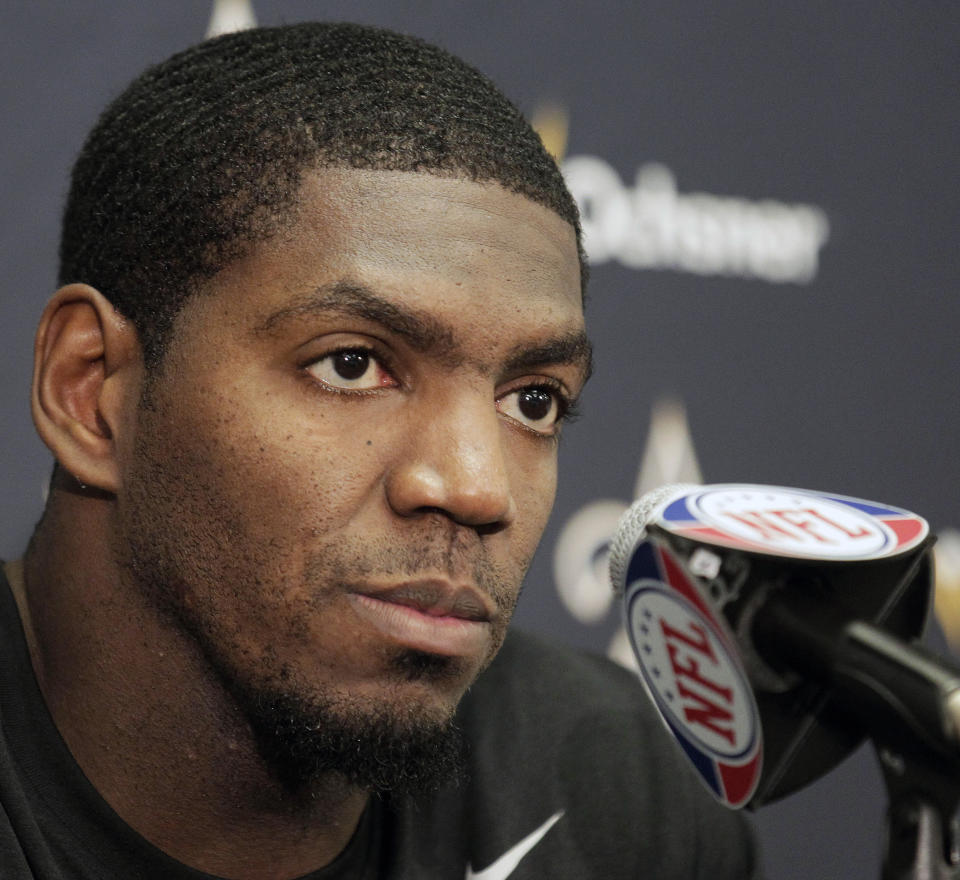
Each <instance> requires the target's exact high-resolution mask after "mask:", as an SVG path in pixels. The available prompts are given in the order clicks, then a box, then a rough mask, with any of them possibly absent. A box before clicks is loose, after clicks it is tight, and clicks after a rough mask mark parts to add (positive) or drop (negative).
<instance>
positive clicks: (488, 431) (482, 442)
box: [386, 394, 516, 531]
mask: <svg viewBox="0 0 960 880" xmlns="http://www.w3.org/2000/svg"><path fill="white" fill-rule="evenodd" d="M500 418H501V417H500V416H499V414H498V413H497V410H496V408H495V406H494V403H493V400H492V399H491V398H490V397H489V396H487V395H479V394H478V395H476V398H475V399H464V398H463V397H461V398H460V399H459V400H458V401H457V402H456V403H451V402H450V401H448V400H445V401H437V400H433V401H427V402H424V405H423V406H422V408H421V410H420V412H419V413H418V414H417V415H416V416H414V417H413V418H411V424H410V428H409V429H408V430H407V432H406V437H405V439H404V442H403V443H402V448H401V449H400V450H399V451H398V455H397V459H396V461H395V462H394V464H393V466H392V468H391V469H390V470H389V472H388V474H387V479H386V491H387V500H388V502H389V504H390V506H391V508H392V509H393V510H394V511H395V512H396V513H398V514H399V515H401V516H416V515H419V514H422V513H430V512H440V513H443V514H444V515H445V516H447V517H449V518H450V519H452V520H454V521H455V522H457V523H459V524H461V525H465V526H470V527H473V528H476V529H481V528H482V529H483V530H485V531H488V530H494V531H497V530H500V529H503V528H505V527H506V526H508V525H510V523H512V522H513V520H514V519H515V517H516V504H515V501H514V498H513V492H512V489H511V482H510V475H509V470H508V466H507V465H508V459H507V455H506V450H505V448H504V430H503V426H502V424H501V421H500Z"/></svg>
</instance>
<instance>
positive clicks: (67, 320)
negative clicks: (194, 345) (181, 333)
mask: <svg viewBox="0 0 960 880" xmlns="http://www.w3.org/2000/svg"><path fill="white" fill-rule="evenodd" d="M139 367H140V356H139V345H138V343H137V338H136V331H135V330H134V328H133V326H132V325H131V324H130V323H129V322H128V321H126V320H125V319H124V318H123V317H122V316H121V315H119V314H118V313H117V311H116V310H115V309H114V308H113V306H112V305H111V304H110V303H109V302H108V301H107V299H106V298H105V297H104V296H103V294H101V293H100V292H99V291H97V290H95V289H94V288H92V287H90V286H88V285H86V284H70V285H67V286H66V287H62V288H60V290H58V291H57V292H56V293H55V294H54V296H53V298H52V299H51V300H50V302H49V304H48V305H47V308H46V309H45V310H44V313H43V316H42V317H41V319H40V325H39V327H38V328H37V338H36V342H35V346H34V372H33V394H32V401H31V406H32V410H33V420H34V423H35V424H36V426H37V431H38V433H39V434H40V436H41V438H42V439H43V441H44V443H46V444H47V446H48V447H49V448H50V451H51V452H53V454H54V456H55V457H56V459H57V461H58V462H59V463H60V465H61V467H63V468H65V469H66V470H67V471H69V472H70V473H71V474H73V476H74V477H76V478H77V480H79V481H80V482H82V483H85V484H86V485H88V486H93V487H96V488H99V489H102V490H105V491H107V492H116V491H117V489H118V487H119V480H118V477H119V469H118V467H117V464H118V462H117V450H118V435H119V434H120V433H122V432H123V430H124V425H125V421H124V420H125V414H126V413H127V411H128V410H129V407H130V402H131V400H135V399H136V397H135V393H136V388H135V387H134V386H138V384H139V377H140V369H139Z"/></svg>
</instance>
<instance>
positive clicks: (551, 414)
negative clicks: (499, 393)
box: [497, 385, 568, 434]
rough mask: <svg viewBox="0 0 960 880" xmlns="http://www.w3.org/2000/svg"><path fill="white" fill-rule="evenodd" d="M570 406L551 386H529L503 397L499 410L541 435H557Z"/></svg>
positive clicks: (498, 405)
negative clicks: (559, 425) (560, 423)
mask: <svg viewBox="0 0 960 880" xmlns="http://www.w3.org/2000/svg"><path fill="white" fill-rule="evenodd" d="M567 407H568V404H567V402H566V399H565V398H564V396H563V394H562V393H561V392H560V391H559V390H558V389H556V388H553V387H552V386H550V385H528V386H527V387H525V388H518V389H517V390H515V391H510V392H508V393H507V394H505V395H503V397H501V398H500V399H499V400H498V401H497V409H499V410H500V412H502V413H503V414H504V415H506V416H509V417H510V418H512V419H514V420H516V421H518V422H520V424H521V425H524V426H525V427H527V428H530V429H531V430H533V431H536V432H537V433H539V434H555V433H556V432H557V428H558V423H559V422H560V420H561V419H562V418H563V416H564V414H565V412H566V410H567Z"/></svg>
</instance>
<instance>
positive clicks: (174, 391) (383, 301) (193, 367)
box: [117, 169, 588, 729]
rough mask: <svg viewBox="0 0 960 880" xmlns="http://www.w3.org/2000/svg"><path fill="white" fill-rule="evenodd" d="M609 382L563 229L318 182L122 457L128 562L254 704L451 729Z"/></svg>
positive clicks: (364, 185)
mask: <svg viewBox="0 0 960 880" xmlns="http://www.w3.org/2000/svg"><path fill="white" fill-rule="evenodd" d="M587 360H588V349H587V346H586V343H585V339H584V337H583V317H582V307H581V299H580V273H579V265H578V260H577V251H576V245H575V241H574V235H573V231H572V229H571V228H570V226H569V225H568V224H567V223H565V222H564V221H563V220H562V219H561V218H559V217H558V216H557V215H555V214H554V213H553V212H551V211H549V210H548V209H546V208H544V207H541V206H539V205H537V204H535V203H533V202H532V201H530V200H528V199H526V198H524V197H522V196H519V195H515V194H512V193H509V192H507V191H506V190H504V189H502V188H501V187H499V186H497V185H494V184H483V185H481V184H476V183H472V182H467V181H462V180H454V179H445V178H440V177H436V176H432V175H427V174H410V173H393V172H372V171H357V170H335V169H332V170H326V171H323V172H318V173H312V174H310V175H308V176H307V177H306V179H305V183H304V187H303V190H302V193H301V201H300V206H299V208H298V211H297V214H296V217H295V218H294V221H293V222H292V223H291V224H289V225H288V226H287V228H286V229H285V230H283V231H282V232H280V233H279V234H278V235H277V236H276V237H275V238H273V239H272V240H270V241H268V242H266V243H262V244H260V245H257V246H256V247H255V248H254V250H253V252H252V253H251V254H250V255H249V256H247V257H245V258H244V259H242V260H239V261H237V262H236V263H234V264H233V265H231V266H229V267H228V268H227V269H226V270H224V271H223V272H221V273H220V274H219V275H218V276H216V277H215V278H214V279H213V280H212V281H211V282H210V284H209V289H208V291H206V292H204V293H202V294H200V295H198V296H196V297H194V298H193V299H192V300H190V301H189V303H188V305H187V306H186V308H185V309H184V311H183V312H182V313H181V315H180V316H179V317H178V319H177V322H176V324H175V328H174V333H173V338H172V342H171V347H170V349H169V352H168V354H167V356H166V360H165V362H164V367H163V369H162V371H161V373H160V374H159V376H158V377H157V378H156V381H155V382H154V383H153V385H152V386H151V387H150V389H149V392H148V394H147V396H146V398H145V401H144V404H143V405H142V406H141V409H140V412H139V420H138V423H137V426H136V436H135V438H134V439H133V440H132V441H131V442H130V443H128V444H127V445H126V446H125V447H124V450H125V451H124V452H123V453H122V454H123V462H122V466H123V468H124V483H123V486H122V488H121V491H120V493H119V496H118V501H119V503H118V507H117V517H118V520H117V533H118V536H119V539H120V540H119V542H118V546H120V547H124V548H129V549H124V550H122V551H120V552H121V554H122V555H123V559H122V562H123V564H124V565H125V566H126V568H127V569H128V570H130V571H131V573H132V576H133V578H134V579H135V580H136V581H138V582H139V586H140V587H141V588H144V589H146V590H147V592H148V594H149V595H150V596H152V598H153V599H154V600H155V601H156V602H158V603H160V604H161V605H162V606H164V607H165V608H166V609H167V610H170V611H172V612H173V617H174V619H175V620H176V621H177V623H178V625H180V626H183V627H184V628H185V630H186V631H188V632H189V633H190V635H191V637H192V638H195V639H197V640H198V643H199V645H200V647H201V650H202V652H203V653H204V655H205V656H206V658H207V659H208V660H209V661H211V662H212V663H213V664H214V666H215V667H216V668H217V670H218V672H219V673H220V675H221V676H225V677H226V679H227V680H228V681H229V683H230V686H231V688H234V689H236V690H237V691H238V692H245V693H264V692H265V693H270V694H274V695H277V694H280V695H283V698H284V700H286V701H288V702H289V701H293V702H294V703H296V704H297V705H300V706H302V707H306V710H309V709H310V707H313V706H324V707H326V708H327V709H332V711H333V713H334V714H337V713H340V714H342V715H344V716H349V717H351V718H361V719H362V718H363V717H366V716H369V717H377V718H381V719H382V718H384V717H386V718H387V719H392V723H395V724H396V725H397V726H398V727H400V728H404V729H406V728H411V729H413V728H416V727H417V726H418V725H419V724H426V725H432V724H434V725H435V724H442V723H444V722H445V721H446V720H447V719H449V717H450V716H451V715H452V713H453V711H454V709H455V707H456V704H457V702H458V700H459V699H460V697H461V696H462V695H463V693H464V691H465V689H466V688H467V687H468V686H469V684H470V683H471V682H472V681H473V679H474V678H475V677H476V675H477V674H478V673H479V672H480V670H481V669H482V668H483V667H484V666H485V665H486V664H487V663H488V662H489V661H490V660H491V659H492V657H493V656H494V654H495V653H496V651H497V649H498V647H499V646H500V644H501V642H502V640H503V637H504V634H505V630H506V626H507V623H508V621H509V618H510V615H511V613H512V610H513V607H514V604H515V602H516V599H517V596H518V593H519V590H520V585H521V581H522V579H523V576H524V573H525V571H526V569H527V566H528V564H529V562H530V559H531V556H532V554H533V552H534V549H535V547H536V545H537V542H538V540H539V538H540V535H541V532H542V530H543V528H544V525H545V523H546V520H547V516H548V514H549V511H550V508H551V505H552V502H553V497H554V489H555V482H556V459H557V432H558V429H559V421H558V420H559V419H560V418H561V417H562V414H563V411H564V409H565V407H566V405H567V402H568V401H571V400H572V399H573V398H575V397H576V396H577V394H578V393H579V391H580V388H581V386H582V383H583V381H584V378H585V372H586V368H587ZM305 717H310V715H309V711H307V714H306V715H305Z"/></svg>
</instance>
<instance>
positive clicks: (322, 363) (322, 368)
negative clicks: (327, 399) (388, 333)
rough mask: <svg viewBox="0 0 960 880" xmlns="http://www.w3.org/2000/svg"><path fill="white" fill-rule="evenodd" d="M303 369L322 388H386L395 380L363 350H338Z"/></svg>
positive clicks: (370, 353) (371, 354)
mask: <svg viewBox="0 0 960 880" xmlns="http://www.w3.org/2000/svg"><path fill="white" fill-rule="evenodd" d="M306 370H307V372H308V373H310V375H312V376H313V377H314V378H316V379H319V380H320V381H321V382H322V383H323V384H324V385H328V386H330V387H331V388H334V389H339V390H343V391H369V390H371V389H373V388H389V387H392V386H394V385H396V384H397V383H396V380H395V379H394V378H393V376H391V375H390V373H388V372H387V371H386V370H385V369H384V367H383V366H382V365H381V363H380V361H379V360H378V359H377V357H376V355H375V354H374V353H373V352H372V351H370V350H369V349H366V348H341V349H338V350H337V351H332V352H330V354H326V355H324V356H323V357H322V358H319V359H318V360H315V361H314V362H313V363H311V364H308V365H307V367H306Z"/></svg>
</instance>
